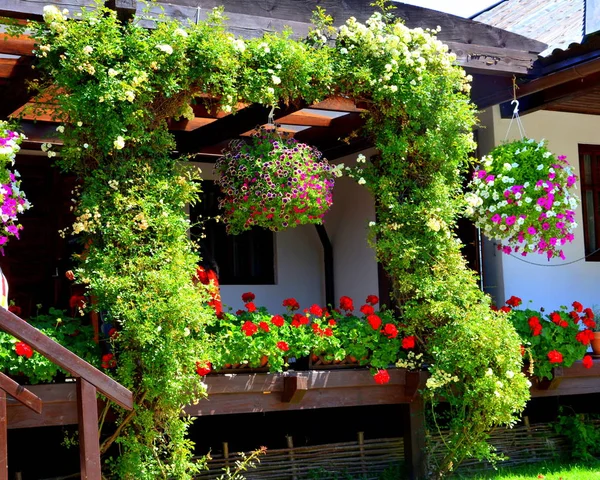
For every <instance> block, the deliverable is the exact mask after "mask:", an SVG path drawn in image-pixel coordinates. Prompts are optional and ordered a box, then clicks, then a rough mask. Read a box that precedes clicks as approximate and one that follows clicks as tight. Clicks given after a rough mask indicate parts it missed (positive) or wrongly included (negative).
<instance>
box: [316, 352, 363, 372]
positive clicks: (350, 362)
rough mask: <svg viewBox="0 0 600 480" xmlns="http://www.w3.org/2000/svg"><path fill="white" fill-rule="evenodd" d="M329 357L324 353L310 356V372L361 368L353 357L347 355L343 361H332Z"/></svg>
mask: <svg viewBox="0 0 600 480" xmlns="http://www.w3.org/2000/svg"><path fill="white" fill-rule="evenodd" d="M328 357H329V356H328V355H326V354H324V353H322V354H320V355H317V354H315V353H313V354H311V355H310V358H309V362H308V368H309V370H329V369H332V368H361V365H360V363H359V361H358V360H357V359H356V358H355V357H353V356H351V355H347V356H346V357H345V358H344V359H343V360H332V359H330V358H328Z"/></svg>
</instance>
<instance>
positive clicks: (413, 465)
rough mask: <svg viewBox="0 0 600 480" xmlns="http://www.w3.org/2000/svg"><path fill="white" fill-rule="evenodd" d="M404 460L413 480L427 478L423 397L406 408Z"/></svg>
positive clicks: (417, 398)
mask: <svg viewBox="0 0 600 480" xmlns="http://www.w3.org/2000/svg"><path fill="white" fill-rule="evenodd" d="M404 411H405V415H404V460H405V462H406V465H407V467H408V470H409V472H410V479H411V480H421V479H424V478H425V470H426V466H425V461H426V456H425V415H424V410H423V397H422V396H421V395H417V396H416V397H415V399H414V400H413V401H412V402H411V403H409V404H408V405H407V406H406V407H404Z"/></svg>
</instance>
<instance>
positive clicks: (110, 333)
mask: <svg viewBox="0 0 600 480" xmlns="http://www.w3.org/2000/svg"><path fill="white" fill-rule="evenodd" d="M108 336H109V338H117V337H118V336H119V332H118V331H117V329H116V328H115V327H112V328H111V329H110V330H109V331H108Z"/></svg>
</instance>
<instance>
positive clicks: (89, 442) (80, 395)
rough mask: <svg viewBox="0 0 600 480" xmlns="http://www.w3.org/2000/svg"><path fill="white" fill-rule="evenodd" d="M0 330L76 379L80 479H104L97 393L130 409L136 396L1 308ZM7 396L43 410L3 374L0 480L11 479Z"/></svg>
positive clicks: (0, 386) (0, 382)
mask: <svg viewBox="0 0 600 480" xmlns="http://www.w3.org/2000/svg"><path fill="white" fill-rule="evenodd" d="M0 329H2V330H4V331H5V332H8V333H10V334H11V335H13V336H15V337H16V338H18V339H19V340H21V341H22V342H25V343H27V344H28V345H29V346H30V347H31V348H33V349H34V350H35V351H37V352H38V353H40V354H42V355H44V356H45V357H46V358H48V359H49V360H50V361H52V362H54V363H55V364H56V365H58V366H59V367H61V368H63V369H64V370H66V371H67V372H69V373H70V374H71V375H72V376H73V377H75V378H76V382H77V413H78V424H79V460H80V465H81V479H82V480H102V474H101V464H100V443H99V438H98V405H97V400H96V392H100V393H102V394H103V395H105V396H106V397H107V398H109V399H110V400H112V401H113V402H115V403H116V404H118V405H120V406H121V407H123V408H125V409H127V410H132V409H133V394H132V393H131V392H130V391H129V390H128V389H126V388H125V387H124V386H123V385H121V384H119V383H117V382H115V381H114V380H113V379H112V378H110V377H108V376H107V375H105V374H104V373H102V372H101V371H100V370H98V369H97V368H94V367H93V366H91V365H90V364H89V363H87V362H86V361H84V360H82V359H81V358H79V357H78V356H77V355H75V354H74V353H72V352H71V351H70V350H68V349H66V348H65V347H63V346H62V345H60V344H58V343H56V342H55V341H54V340H52V339H50V338H48V337H47V336H46V335H44V334H43V333H42V332H40V331H39V330H38V329H36V328H34V327H32V326H31V325H29V324H28V323H27V322H26V321H25V320H22V319H21V318H19V317H17V316H16V315H14V314H13V313H11V312H9V311H7V310H4V309H2V308H0ZM7 394H8V395H10V396H11V397H14V398H15V399H16V400H17V401H19V402H20V403H21V404H23V405H25V406H26V407H28V408H29V409H31V410H33V411H34V412H36V413H38V414H40V413H42V408H43V404H42V400H41V399H40V398H39V397H38V396H36V395H35V394H33V393H32V392H31V391H29V390H27V389H26V388H25V387H23V386H22V385H19V384H18V383H17V382H15V381H14V380H12V379H11V378H9V377H7V376H6V375H4V374H3V373H0V480H8V450H7V424H8V422H7V412H6V403H7V402H6V398H7V397H6V395H7Z"/></svg>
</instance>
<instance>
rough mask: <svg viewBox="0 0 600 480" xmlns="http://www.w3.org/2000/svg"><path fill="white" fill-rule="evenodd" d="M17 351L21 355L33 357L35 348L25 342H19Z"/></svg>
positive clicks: (16, 347) (16, 345) (16, 346)
mask: <svg viewBox="0 0 600 480" xmlns="http://www.w3.org/2000/svg"><path fill="white" fill-rule="evenodd" d="M15 353H16V354H17V355H19V356H21V357H25V358H31V356H32V355H33V349H32V348H31V347H30V346H29V345H27V344H26V343H25V342H17V343H15Z"/></svg>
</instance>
